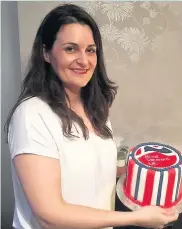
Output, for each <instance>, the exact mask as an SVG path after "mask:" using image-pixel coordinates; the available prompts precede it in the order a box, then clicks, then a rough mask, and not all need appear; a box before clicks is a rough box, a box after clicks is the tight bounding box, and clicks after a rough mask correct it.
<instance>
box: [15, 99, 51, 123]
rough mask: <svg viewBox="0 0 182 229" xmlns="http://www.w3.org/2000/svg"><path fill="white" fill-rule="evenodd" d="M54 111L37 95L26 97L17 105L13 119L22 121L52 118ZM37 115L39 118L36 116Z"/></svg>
mask: <svg viewBox="0 0 182 229" xmlns="http://www.w3.org/2000/svg"><path fill="white" fill-rule="evenodd" d="M53 116H55V113H54V112H53V111H52V109H51V108H50V106H49V105H48V104H47V103H46V102H44V101H43V100H42V99H40V98H38V97H32V98H26V99H24V100H23V101H21V103H20V104H19V105H18V106H17V108H16V109H15V111H14V114H13V117H12V118H13V120H16V121H18V120H19V121H23V120H27V121H28V120H29V121H30V120H31V121H35V120H36V119H40V117H41V119H43V120H44V119H50V120H51V119H53ZM38 117H39V118H38Z"/></svg>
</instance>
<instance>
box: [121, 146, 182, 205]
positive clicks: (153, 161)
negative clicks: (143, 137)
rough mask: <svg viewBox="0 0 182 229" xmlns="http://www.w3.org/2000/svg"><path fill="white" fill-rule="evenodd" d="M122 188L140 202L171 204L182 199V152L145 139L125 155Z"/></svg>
mask: <svg viewBox="0 0 182 229" xmlns="http://www.w3.org/2000/svg"><path fill="white" fill-rule="evenodd" d="M126 165H127V167H126V177H125V180H124V182H123V187H122V188H123V191H124V194H125V196H126V197H127V198H129V199H130V200H131V201H132V202H133V203H135V204H137V205H139V206H146V205H157V206H160V207H164V208H169V207H172V206H174V205H176V204H177V203H178V202H179V201H181V199H182V155H181V153H180V152H179V151H178V150H176V149H175V148H173V147H171V146H168V145H164V144H161V143H142V144H139V145H137V146H136V147H134V148H132V149H131V150H130V152H129V153H128V156H127V159H126Z"/></svg>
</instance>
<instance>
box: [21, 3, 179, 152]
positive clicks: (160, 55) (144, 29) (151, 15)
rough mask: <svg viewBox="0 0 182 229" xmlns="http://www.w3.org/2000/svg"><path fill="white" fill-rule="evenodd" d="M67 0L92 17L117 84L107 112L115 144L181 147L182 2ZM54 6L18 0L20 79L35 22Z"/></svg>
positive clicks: (106, 60)
mask: <svg viewBox="0 0 182 229" xmlns="http://www.w3.org/2000/svg"><path fill="white" fill-rule="evenodd" d="M65 2H68V1H64V2H61V3H65ZM72 2H73V3H75V4H78V5H80V6H82V7H83V8H84V9H85V10H86V11H87V12H88V13H90V14H91V15H92V16H93V17H94V19H95V20H96V21H97V23H98V25H99V28H100V31H101V34H102V40H103V47H104V56H105V62H106V67H107V72H108V76H109V77H110V78H111V79H112V80H114V81H115V82H116V83H117V84H118V86H119V90H118V94H117V96H116V99H115V102H114V104H113V106H112V109H111V114H110V118H111V121H112V126H113V130H114V135H115V139H116V143H117V145H118V146H119V144H120V143H121V145H122V146H121V147H120V149H126V148H127V147H131V146H133V145H135V144H138V143H141V142H146V141H159V142H163V143H167V144H171V145H173V146H176V147H177V148H178V149H181V150H182V77H181V76H182V2H168V1H160V2H158V1H128V2H126V1H72ZM57 5H58V2H56V1H48V2H46V1H45V2H41V1H35V2H33V1H32V2H21V1H20V2H18V10H19V29H20V50H21V63H22V78H23V72H24V70H25V66H26V64H27V59H28V56H29V53H30V49H31V46H32V42H33V39H34V36H35V33H36V30H37V28H38V26H39V24H40V21H41V20H42V19H43V17H44V16H45V14H46V13H47V12H49V11H50V10H51V9H52V8H53V7H55V6H57ZM31 12H34V16H33V17H32V13H31ZM30 21H31V22H32V23H31V24H30Z"/></svg>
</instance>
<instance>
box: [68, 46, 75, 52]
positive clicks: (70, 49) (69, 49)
mask: <svg viewBox="0 0 182 229" xmlns="http://www.w3.org/2000/svg"><path fill="white" fill-rule="evenodd" d="M75 50H76V49H75V48H74V47H66V48H65V51H67V52H74V51H75Z"/></svg>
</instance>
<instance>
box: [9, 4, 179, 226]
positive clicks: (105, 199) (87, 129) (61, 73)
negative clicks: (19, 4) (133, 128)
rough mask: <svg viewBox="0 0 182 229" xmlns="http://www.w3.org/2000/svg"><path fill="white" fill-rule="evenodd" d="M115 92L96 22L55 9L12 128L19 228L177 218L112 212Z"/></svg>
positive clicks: (156, 211) (41, 34)
mask: <svg viewBox="0 0 182 229" xmlns="http://www.w3.org/2000/svg"><path fill="white" fill-rule="evenodd" d="M115 94H116V86H115V84H114V83H113V82H111V81H110V80H109V79H108V77H107V74H106V71H105V67H104V62H103V50H102V42H101V37H100V32H99V29H98V27H97V25H96V23H95V22H94V20H93V19H92V18H91V17H90V16H89V15H88V14H87V13H86V12H85V11H84V10H83V9H81V8H80V7H78V6H75V5H71V4H66V5H62V6H59V7H57V8H55V9H53V10H52V11H51V12H50V13H49V14H48V15H47V16H46V17H45V18H44V20H43V22H42V23H41V25H40V27H39V29H38V32H37V35H36V37H35V41H34V45H33V50H32V56H31V61H30V67H29V72H28V74H27V76H26V78H25V80H24V83H23V90H22V93H21V95H20V97H19V100H18V102H17V104H16V105H15V107H14V109H13V111H12V113H11V115H10V117H9V120H8V123H7V124H8V125H7V127H8V142H9V147H10V152H11V158H12V177H13V185H14V193H15V213H14V220H13V227H14V228H17V229H20V228H25V229H37V228H48V229H52V228H54V229H58V228H59V229H60V228H64V229H70V228H74V229H81V228H84V229H91V228H92V229H93V228H106V227H113V226H124V225H138V226H147V227H153V228H162V227H163V225H164V224H166V223H168V222H169V221H173V220H176V218H177V215H176V214H174V213H173V212H170V213H168V212H166V211H165V210H162V209H160V208H159V207H145V208H143V209H141V210H139V211H136V212H115V211H111V206H110V205H111V203H110V202H111V195H112V192H113V190H114V186H115V178H116V153H117V152H116V146H115V144H114V141H113V139H112V131H111V124H110V121H109V118H108V116H109V107H110V106H111V104H112V102H113V100H114V97H115ZM144 216H145V217H144Z"/></svg>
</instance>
